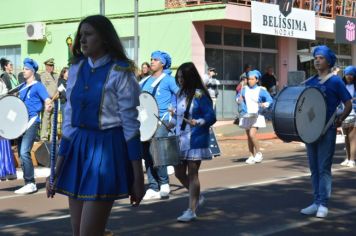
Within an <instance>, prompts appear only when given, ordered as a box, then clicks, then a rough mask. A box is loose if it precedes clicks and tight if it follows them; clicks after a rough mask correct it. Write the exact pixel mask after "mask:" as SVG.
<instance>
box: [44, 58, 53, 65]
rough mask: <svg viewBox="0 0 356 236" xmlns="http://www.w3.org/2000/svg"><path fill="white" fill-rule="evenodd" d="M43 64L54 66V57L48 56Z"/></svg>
mask: <svg viewBox="0 0 356 236" xmlns="http://www.w3.org/2000/svg"><path fill="white" fill-rule="evenodd" d="M44 64H45V65H48V66H54V59H53V58H50V59H48V60H46V61H45V62H44Z"/></svg>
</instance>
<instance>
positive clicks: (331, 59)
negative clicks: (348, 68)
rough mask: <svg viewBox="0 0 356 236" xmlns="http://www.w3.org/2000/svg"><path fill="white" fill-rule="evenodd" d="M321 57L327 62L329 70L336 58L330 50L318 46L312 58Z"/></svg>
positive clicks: (323, 46)
mask: <svg viewBox="0 0 356 236" xmlns="http://www.w3.org/2000/svg"><path fill="white" fill-rule="evenodd" d="M317 55H321V56H323V57H325V59H326V60H327V61H328V62H329V68H331V67H333V66H334V65H335V62H336V56H335V53H334V52H333V51H331V49H330V48H328V47H327V46H325V45H320V46H317V47H315V48H314V52H313V57H316V56H317Z"/></svg>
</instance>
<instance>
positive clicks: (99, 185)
mask: <svg viewBox="0 0 356 236" xmlns="http://www.w3.org/2000/svg"><path fill="white" fill-rule="evenodd" d="M77 32H78V34H77V36H76V39H75V42H74V45H73V55H74V63H73V64H72V66H71V67H70V69H69V76H68V82H67V105H66V107H65V120H64V123H63V138H62V140H61V143H60V149H59V153H58V159H57V166H56V181H55V182H56V187H55V189H51V187H50V185H49V184H48V182H47V190H48V192H47V193H48V196H49V197H53V194H54V192H55V191H56V192H58V193H61V194H64V195H67V196H68V197H69V209H70V214H71V223H72V227H73V235H82V236H84V235H85V236H86V235H103V234H104V231H105V225H106V223H107V220H108V217H109V215H110V211H111V208H112V205H113V202H114V200H116V199H119V198H124V197H128V196H129V195H131V202H132V203H133V204H136V205H138V204H139V203H140V201H141V199H142V197H143V191H144V185H143V171H142V164H141V148H140V147H141V144H140V133H139V126H140V123H139V121H138V120H137V118H138V111H137V109H136V107H137V106H138V105H139V94H140V87H139V85H138V83H137V82H136V78H135V74H134V70H135V68H134V65H133V62H131V61H130V60H129V59H128V58H127V56H126V54H125V51H124V48H123V46H122V43H121V41H120V39H119V37H118V35H117V33H116V31H115V29H114V26H113V25H112V23H111V22H110V21H109V20H108V19H107V18H106V17H104V16H101V15H95V16H89V17H87V18H85V19H84V20H82V21H81V23H80V24H79V27H78V30H77Z"/></svg>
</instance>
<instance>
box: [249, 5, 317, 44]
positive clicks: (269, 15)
mask: <svg viewBox="0 0 356 236" xmlns="http://www.w3.org/2000/svg"><path fill="white" fill-rule="evenodd" d="M291 2H292V1H288V0H285V1H283V4H280V5H281V6H279V5H275V4H268V3H262V2H257V1H251V32H252V33H260V34H270V35H275V36H283V37H291V38H301V39H311V40H315V12H314V11H308V10H302V9H298V8H292V5H290V4H291Z"/></svg>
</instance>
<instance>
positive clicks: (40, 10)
mask: <svg viewBox="0 0 356 236" xmlns="http://www.w3.org/2000/svg"><path fill="white" fill-rule="evenodd" d="M7 9H8V10H6V11H3V13H2V14H1V15H0V47H4V46H11V45H20V46H21V58H22V59H23V58H25V57H27V56H29V57H31V58H33V59H35V60H37V61H38V62H39V64H40V70H43V69H44V65H43V61H45V60H46V59H48V58H50V57H53V58H55V62H56V70H58V71H59V70H60V68H62V67H63V66H66V65H67V61H68V48H67V44H66V38H67V37H68V36H71V37H72V38H73V39H74V37H75V32H76V29H77V27H78V23H79V22H80V20H81V19H83V18H84V17H85V16H88V15H92V14H98V13H99V0H61V1H45V0H12V1H11V2H8V8H7ZM224 9H225V6H224V5H223V4H216V5H209V6H199V7H189V8H177V9H165V1H164V0H139V64H141V63H142V62H144V61H149V59H150V54H151V52H152V51H154V50H163V51H167V52H168V53H169V54H170V55H171V56H172V67H174V68H176V67H178V66H179V65H180V64H181V63H183V62H186V61H191V51H192V50H191V45H192V36H191V31H192V27H193V26H192V22H193V21H207V20H215V19H223V18H224V15H225V11H224ZM133 11H134V0H106V3H105V14H106V15H107V16H108V17H109V18H110V19H111V20H112V22H113V24H114V26H115V28H116V29H117V31H118V33H119V35H120V37H133V36H134V13H133ZM31 22H45V23H46V40H44V41H28V40H26V38H25V23H31Z"/></svg>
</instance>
